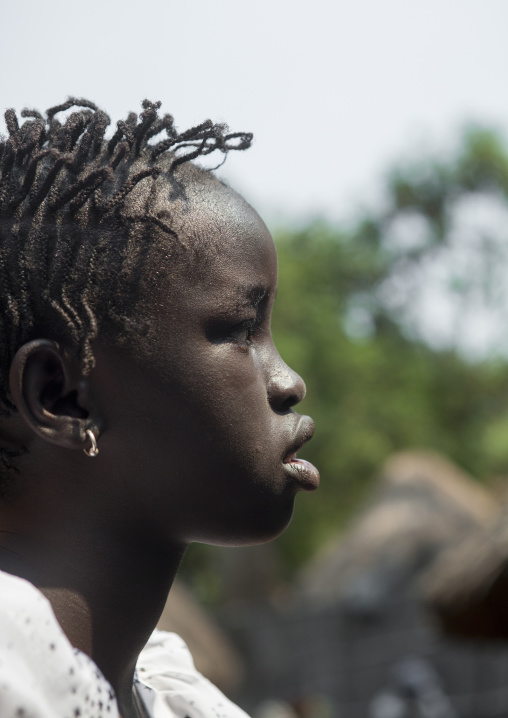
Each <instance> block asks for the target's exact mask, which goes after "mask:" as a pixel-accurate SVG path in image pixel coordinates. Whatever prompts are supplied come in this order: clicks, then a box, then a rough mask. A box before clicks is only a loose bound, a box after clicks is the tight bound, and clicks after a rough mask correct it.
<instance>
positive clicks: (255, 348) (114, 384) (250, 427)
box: [94, 183, 319, 545]
mask: <svg viewBox="0 0 508 718" xmlns="http://www.w3.org/2000/svg"><path fill="white" fill-rule="evenodd" d="M180 235H181V236H182V237H183V239H184V241H185V240H186V241H189V242H192V243H193V246H194V247H199V246H200V243H203V245H204V247H205V248H206V250H205V251H204V252H203V255H202V257H201V259H198V260H197V263H198V264H197V265H196V263H195V262H193V261H190V262H188V263H185V262H182V261H177V262H176V265H175V267H174V268H173V269H172V270H171V273H170V275H169V276H168V277H167V278H165V279H164V280H163V282H162V287H160V286H159V288H158V289H157V290H156V292H154V295H155V296H154V298H153V302H152V310H151V313H152V322H151V324H152V330H151V332H150V333H149V334H148V336H147V337H146V339H145V340H144V344H143V346H142V347H141V352H140V354H139V355H138V357H137V358H136V359H134V360H133V359H131V358H129V359H127V358H126V357H125V355H123V354H121V353H119V352H118V351H116V352H114V351H112V350H106V349H105V348H104V347H102V348H100V347H99V349H98V352H97V359H98V361H97V369H96V370H94V375H95V381H96V383H97V384H98V386H97V387H96V396H103V397H104V399H105V400H104V406H105V407H109V409H108V411H107V412H106V422H107V426H108V431H105V432H104V434H103V437H102V438H101V440H100V450H101V454H100V456H99V458H98V459H97V460H98V461H99V460H101V457H103V458H104V459H106V456H110V457H111V459H112V460H113V465H114V466H116V467H118V469H119V471H117V473H118V484H119V486H118V489H119V491H118V496H121V497H122V499H124V500H125V501H126V504H125V510H126V513H127V512H129V518H130V519H132V520H134V521H135V522H136V525H137V526H138V528H139V524H140V522H143V521H144V520H145V519H146V526H145V530H148V531H151V532H152V533H157V534H158V535H159V536H163V537H164V540H166V541H167V540H169V541H176V542H185V543H187V542H189V541H203V542H207V543H218V544H230V545H233V544H242V543H243V544H245V543H257V542H261V541H264V540H268V539H271V538H273V537H274V536H276V535H278V534H279V533H280V532H281V531H283V529H284V528H285V527H286V526H287V524H288V522H289V520H290V518H291V514H292V510H293V501H294V497H295V494H296V492H297V491H299V490H302V489H304V490H312V489H315V488H316V487H317V485H318V482H319V475H318V473H317V471H316V470H315V468H314V467H312V466H311V465H310V464H308V463H307V462H303V461H299V460H295V458H294V454H295V452H296V451H297V450H298V449H299V448H300V446H301V445H302V444H303V443H304V442H305V441H307V440H308V439H310V437H311V436H312V433H313V430H314V427H313V423H312V421H311V419H309V417H305V416H300V415H298V414H296V413H295V412H294V410H293V408H292V407H293V406H294V405H295V404H297V403H298V402H299V401H301V399H302V398H303V396H304V394H305V385H304V383H303V381H302V379H301V378H300V377H299V376H298V375H297V374H296V373H295V372H293V371H292V370H291V369H290V368H289V367H288V366H287V365H286V364H285V363H284V362H283V361H282V359H281V357H280V356H279V354H278V352H277V350H276V348H275V345H274V343H273V340H272V337H271V332H270V317H271V312H272V307H273V302H274V299H275V293H276V287H277V258H276V252H275V247H274V243H273V240H272V237H271V235H270V233H269V232H268V230H267V228H266V226H265V225H264V223H263V222H262V220H261V219H260V218H259V216H258V215H257V214H256V212H255V211H254V210H253V209H252V208H251V207H250V206H249V205H248V204H247V203H246V202H245V201H244V200H243V199H242V198H241V197H240V196H239V195H237V194H236V193H235V192H233V191H232V190H229V189H226V188H224V187H222V186H221V185H219V184H218V183H213V184H212V183H210V184H207V185H205V186H200V187H199V188H198V190H197V191H196V195H195V196H194V195H193V193H192V192H191V210H190V212H189V214H188V215H187V216H186V218H185V221H184V226H183V227H182V229H181V230H180ZM198 254H199V252H198ZM101 356H102V357H103V360H102V361H101ZM127 387H129V389H128V390H127V389H126V388H127ZM126 475H135V476H136V477H137V480H136V481H133V482H129V489H128V491H126V486H125V481H124V480H122V476H124V477H125V476H126ZM122 499H121V500H122ZM133 506H135V507H136V508H135V510H134V512H133V509H132V507H133Z"/></svg>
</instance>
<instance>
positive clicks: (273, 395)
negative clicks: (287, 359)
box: [268, 365, 306, 412]
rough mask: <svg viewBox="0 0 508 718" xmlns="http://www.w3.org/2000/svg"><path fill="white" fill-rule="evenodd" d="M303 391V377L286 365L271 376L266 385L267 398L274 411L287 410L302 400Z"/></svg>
mask: <svg viewBox="0 0 508 718" xmlns="http://www.w3.org/2000/svg"><path fill="white" fill-rule="evenodd" d="M305 393H306V388H305V383H304V381H303V379H302V378H301V377H300V376H299V375H298V374H297V373H296V372H294V371H293V370H292V369H290V368H289V367H288V366H287V365H284V370H283V371H278V372H277V373H276V374H275V375H274V376H272V379H271V381H270V383H269V386H268V400H269V402H270V404H271V405H272V407H273V408H274V409H276V411H282V412H286V411H289V410H290V409H291V408H292V407H293V406H295V405H296V404H299V403H300V402H301V401H302V399H303V398H304V397H305Z"/></svg>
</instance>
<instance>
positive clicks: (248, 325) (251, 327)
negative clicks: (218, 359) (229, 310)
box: [230, 319, 259, 345]
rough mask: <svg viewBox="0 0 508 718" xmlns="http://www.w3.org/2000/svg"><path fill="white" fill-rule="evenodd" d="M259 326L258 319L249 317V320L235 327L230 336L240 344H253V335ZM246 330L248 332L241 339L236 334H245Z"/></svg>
mask: <svg viewBox="0 0 508 718" xmlns="http://www.w3.org/2000/svg"><path fill="white" fill-rule="evenodd" d="M258 327H259V320H258V319H248V320H247V321H245V322H242V323H241V324H237V325H236V326H235V327H233V329H232V330H231V332H230V337H231V338H232V339H233V341H235V342H237V343H238V344H244V345H245V344H247V345H250V344H252V336H253V334H254V332H255V331H256V329H257V328H258ZM244 332H246V337H245V339H239V338H238V337H236V336H235V335H236V334H243V333H244Z"/></svg>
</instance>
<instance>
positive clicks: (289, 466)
mask: <svg viewBox="0 0 508 718" xmlns="http://www.w3.org/2000/svg"><path fill="white" fill-rule="evenodd" d="M304 419H305V421H304V423H303V426H302V427H301V429H300V431H299V432H298V435H297V437H296V439H295V441H294V442H293V444H292V445H291V448H290V449H289V451H288V452H287V453H286V454H285V456H284V458H283V459H282V463H283V464H284V469H285V471H286V472H287V473H288V474H290V475H291V477H292V478H293V479H295V480H296V482H297V484H298V486H299V488H301V489H302V490H303V491H315V490H316V489H317V488H318V486H319V471H318V470H317V469H316V467H315V466H314V465H313V464H311V463H310V461H306V460H305V459H299V458H298V456H297V452H298V451H299V450H300V449H301V448H302V446H303V445H304V444H305V443H306V442H307V441H310V440H311V439H312V436H313V434H314V422H313V421H312V419H309V418H308V417H304Z"/></svg>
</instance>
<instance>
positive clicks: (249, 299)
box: [235, 285, 268, 309]
mask: <svg viewBox="0 0 508 718" xmlns="http://www.w3.org/2000/svg"><path fill="white" fill-rule="evenodd" d="M267 294H268V290H267V289H266V287H261V286H259V285H253V286H244V287H238V289H237V291H236V295H235V300H236V302H237V308H238V309H240V308H242V307H245V306H250V307H255V308H257V307H258V306H259V304H260V303H261V302H262V301H263V299H264V298H265V297H266V296H267Z"/></svg>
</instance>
